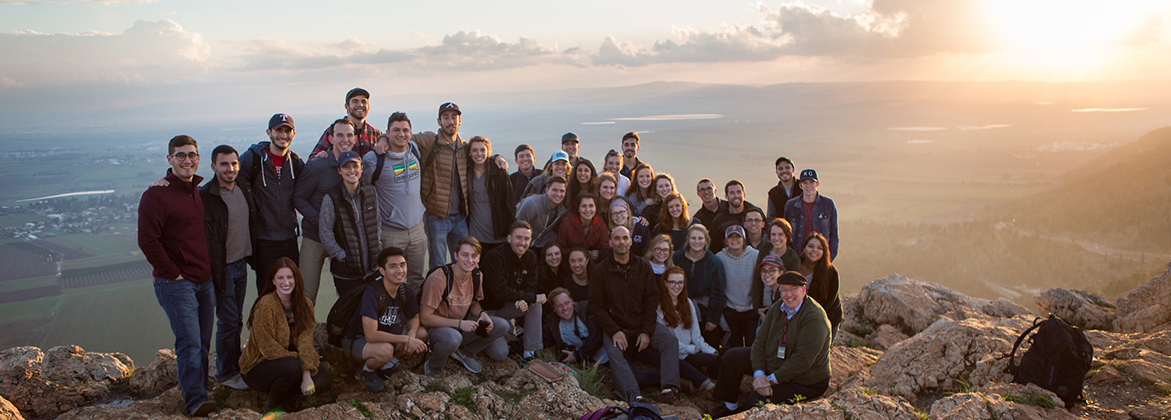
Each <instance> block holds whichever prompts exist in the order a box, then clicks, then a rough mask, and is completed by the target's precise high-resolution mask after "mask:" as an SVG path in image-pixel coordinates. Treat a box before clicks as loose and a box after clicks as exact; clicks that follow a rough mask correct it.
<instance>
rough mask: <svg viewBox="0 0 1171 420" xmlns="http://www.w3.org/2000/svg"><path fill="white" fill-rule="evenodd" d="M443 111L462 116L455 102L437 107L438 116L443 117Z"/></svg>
mask: <svg viewBox="0 0 1171 420" xmlns="http://www.w3.org/2000/svg"><path fill="white" fill-rule="evenodd" d="M443 111H455V115H463V114H464V113H463V112H460V110H459V105H456V104H455V102H444V103H443V105H440V106H439V115H440V116H443Z"/></svg>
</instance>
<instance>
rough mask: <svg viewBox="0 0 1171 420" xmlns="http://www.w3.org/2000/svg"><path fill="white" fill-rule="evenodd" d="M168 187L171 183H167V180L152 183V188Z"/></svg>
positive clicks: (157, 180)
mask: <svg viewBox="0 0 1171 420" xmlns="http://www.w3.org/2000/svg"><path fill="white" fill-rule="evenodd" d="M168 185H171V181H167V179H166V178H159V179H156V180H155V182H152V183H150V186H151V187H165V186H168ZM148 188H149V187H148Z"/></svg>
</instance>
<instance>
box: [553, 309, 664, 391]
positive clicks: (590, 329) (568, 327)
mask: <svg viewBox="0 0 1171 420" xmlns="http://www.w3.org/2000/svg"><path fill="white" fill-rule="evenodd" d="M549 302H551V303H552V304H553V311H552V313H551V314H549V316H546V317H545V326H544V329H545V333H544V334H543V337H544V340H545V346H546V347H548V348H551V349H556V351H557V352H558V354H557V360H559V361H561V363H565V364H568V365H573V364H580V365H585V366H588V365H589V364H591V363H598V364H606V363H608V362H609V361H610V356H609V355H608V354H606V351H605V350H604V349H602V327H601V326H600V325H598V321H597V319H595V318H594V317H593V316H592V315H590V312H589V302H587V301H578V302H574V301H573V295H572V294H571V293H570V292H569V290H568V289H566V288H564V287H558V288H556V289H553V291H551V292H549ZM644 353H649V352H644ZM644 360H645V359H644ZM626 363H627V365H628V366H631V367H632V369H631V372H632V373H634V380H635V382H637V383H638V386H639V387H640V388H642V387H654V386H657V385H658V384H659V372H655V371H652V370H639V369H633V366H634V359H632V358H627V359H626Z"/></svg>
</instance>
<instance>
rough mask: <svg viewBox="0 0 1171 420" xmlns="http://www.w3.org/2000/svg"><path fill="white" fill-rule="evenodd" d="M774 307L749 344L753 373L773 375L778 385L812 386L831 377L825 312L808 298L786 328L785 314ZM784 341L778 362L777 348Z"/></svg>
mask: <svg viewBox="0 0 1171 420" xmlns="http://www.w3.org/2000/svg"><path fill="white" fill-rule="evenodd" d="M784 304H785V303H784V302H783V301H781V302H777V303H774V304H773V306H771V307H769V309H768V313H766V314H765V315H764V319H763V320H761V323H760V328H759V329H758V330H757V331H756V341H754V342H753V343H752V352H751V356H750V358H751V359H752V369H753V370H762V371H764V374H765V375H769V374H772V375H774V377H775V378H776V380H777V383H787V382H792V383H798V384H802V385H813V384H816V383H818V382H820V381H822V380H825V379H828V378H829V377H830V366H829V347H830V327H829V320H828V319H826V317H825V310H823V309H822V308H821V305H818V304H817V302H816V301H814V300H813V299H810V298H809V297H808V296H806V297H805V299H804V300H803V301H802V302H801V307H800V308H798V309H797V313H796V314H794V315H793V318H791V319H789V320H788V322H787V324H788V329H787V331H786V329H785V325H786V321H785V311H783V310H781V309H780V308H779V307H778V305H784ZM782 336H784V337H785V358H784V359H778V358H777V347H779V346H780V342H781V337H782Z"/></svg>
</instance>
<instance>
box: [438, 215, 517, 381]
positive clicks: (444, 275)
mask: <svg viewBox="0 0 1171 420" xmlns="http://www.w3.org/2000/svg"><path fill="white" fill-rule="evenodd" d="M480 250H481V248H480V241H477V240H476V238H474V237H472V236H465V237H463V238H461V239H460V240H459V241H457V242H456V244H455V262H454V263H451V264H447V265H442V266H439V267H437V268H436V269H434V270H432V271H431V274H430V275H428V276H427V280H425V281H424V282H423V297H422V299H421V302H420V303H421V304H422V305H421V307H420V309H419V318H420V320H421V321H422V323H423V326H424V327H427V328H429V330H428V331H427V333H428V337H429V338H430V343H431V357H430V358H429V359H427V362H426V363H424V364H423V372H424V373H426V374H427V376H430V377H432V378H439V377H440V376H442V375H443V365H444V363H446V361H447V357H448V356H451V358H453V359H455V360H456V361H458V362H460V364H462V365H463V366H464V368H466V369H467V370H468V371H470V372H472V373H480V371H481V370H482V369H483V366H481V365H480V362H477V361H476V358H475V357H476V354H477V353H479V352H481V351H484V352H486V353H487V354H488V357H490V358H491V359H492V360H496V361H500V360H504V358H505V357H508V343H505V342H504V334H505V333H507V332H508V328H509V323H508V321H506V320H504V319H503V318H500V317H495V316H490V315H488V312H486V311H484V310H483V308H481V307H480V301H482V300H484V283H483V281H482V280H483V279H482V278H481V275H480V270H479V268H477V266H478V265H479V264H480ZM448 285H450V286H451V289H450V290H448Z"/></svg>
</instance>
